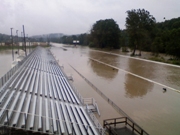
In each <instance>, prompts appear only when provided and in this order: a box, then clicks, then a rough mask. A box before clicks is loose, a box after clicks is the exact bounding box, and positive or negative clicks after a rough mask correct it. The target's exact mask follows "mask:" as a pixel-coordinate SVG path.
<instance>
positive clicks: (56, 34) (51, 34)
mask: <svg viewBox="0 0 180 135" xmlns="http://www.w3.org/2000/svg"><path fill="white" fill-rule="evenodd" d="M62 36H64V34H62V33H50V34H43V35H34V36H31V37H32V38H47V37H49V38H60V37H62Z"/></svg>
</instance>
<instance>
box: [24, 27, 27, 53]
mask: <svg viewBox="0 0 180 135" xmlns="http://www.w3.org/2000/svg"><path fill="white" fill-rule="evenodd" d="M23 33H24V45H25V55H26V56H27V53H26V37H25V30H24V25H23Z"/></svg>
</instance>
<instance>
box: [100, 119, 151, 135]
mask: <svg viewBox="0 0 180 135" xmlns="http://www.w3.org/2000/svg"><path fill="white" fill-rule="evenodd" d="M122 126H125V127H127V128H129V129H130V130H132V132H134V133H135V134H138V135H149V134H148V133H147V132H146V131H144V130H143V129H142V128H141V127H140V126H138V125H137V124H136V123H134V122H133V121H132V120H130V119H129V118H128V117H120V118H114V119H107V120H104V121H103V127H104V128H106V129H107V131H109V133H111V134H113V135H118V133H117V132H116V130H118V128H122Z"/></svg>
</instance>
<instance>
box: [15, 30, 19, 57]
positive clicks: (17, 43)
mask: <svg viewBox="0 0 180 135" xmlns="http://www.w3.org/2000/svg"><path fill="white" fill-rule="evenodd" d="M16 34H17V44H18V55H19V39H18V30H16Z"/></svg>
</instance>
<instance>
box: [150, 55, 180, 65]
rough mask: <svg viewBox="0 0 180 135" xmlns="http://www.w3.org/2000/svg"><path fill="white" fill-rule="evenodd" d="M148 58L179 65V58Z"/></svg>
mask: <svg viewBox="0 0 180 135" xmlns="http://www.w3.org/2000/svg"><path fill="white" fill-rule="evenodd" d="M150 60H152V61H158V62H164V63H169V64H174V65H180V60H175V59H171V60H165V59H164V58H163V57H151V58H150Z"/></svg>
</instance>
